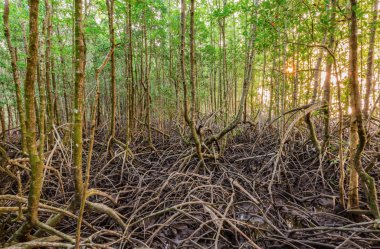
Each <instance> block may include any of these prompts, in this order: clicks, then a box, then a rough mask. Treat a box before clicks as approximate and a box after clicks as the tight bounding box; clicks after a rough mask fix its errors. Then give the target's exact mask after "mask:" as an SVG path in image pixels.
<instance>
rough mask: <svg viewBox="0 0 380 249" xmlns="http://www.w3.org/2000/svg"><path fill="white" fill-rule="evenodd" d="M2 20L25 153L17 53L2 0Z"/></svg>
mask: <svg viewBox="0 0 380 249" xmlns="http://www.w3.org/2000/svg"><path fill="white" fill-rule="evenodd" d="M3 20H4V33H5V38H6V41H7V45H8V50H9V53H10V56H11V66H12V76H13V81H14V83H15V92H16V103H17V110H18V114H19V119H20V127H21V146H22V151H23V152H24V153H26V152H27V145H26V138H25V136H26V124H25V111H24V107H23V102H22V93H21V81H20V71H19V69H18V66H17V52H16V49H15V48H14V47H13V45H12V41H11V33H10V27H9V1H8V0H4V14H3Z"/></svg>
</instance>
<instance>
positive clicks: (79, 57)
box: [73, 0, 86, 207]
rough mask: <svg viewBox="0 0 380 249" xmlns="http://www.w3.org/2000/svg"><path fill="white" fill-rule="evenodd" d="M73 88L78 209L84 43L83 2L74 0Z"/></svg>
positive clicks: (80, 179)
mask: <svg viewBox="0 0 380 249" xmlns="http://www.w3.org/2000/svg"><path fill="white" fill-rule="evenodd" d="M74 9H75V16H74V21H75V29H74V30H75V32H74V41H75V43H74V48H75V64H74V68H75V87H74V127H73V144H74V146H73V148H74V154H73V162H74V185H75V195H74V206H76V207H78V206H79V204H80V202H81V198H82V193H83V177H82V154H83V140H82V130H83V120H82V119H83V103H84V101H83V91H84V80H85V74H84V73H85V59H86V57H85V43H84V33H83V0H75V2H74Z"/></svg>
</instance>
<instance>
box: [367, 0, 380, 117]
mask: <svg viewBox="0 0 380 249" xmlns="http://www.w3.org/2000/svg"><path fill="white" fill-rule="evenodd" d="M378 11H379V0H376V1H375V2H374V6H373V16H372V23H371V29H370V34H369V45H368V56H367V75H366V85H365V86H366V93H365V98H364V109H363V115H364V117H365V118H367V117H368V115H369V102H370V101H369V100H370V99H371V92H372V91H373V89H372V81H373V70H374V69H373V64H374V53H375V38H376V29H377V16H378Z"/></svg>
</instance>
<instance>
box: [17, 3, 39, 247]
mask: <svg viewBox="0 0 380 249" xmlns="http://www.w3.org/2000/svg"><path fill="white" fill-rule="evenodd" d="M38 5H39V1H38V0H30V1H29V55H28V59H27V66H26V75H25V83H24V86H25V111H26V139H27V145H28V153H29V163H30V166H31V179H30V189H29V195H28V215H27V221H26V223H24V225H23V226H21V227H20V229H19V230H18V231H16V233H15V234H14V235H13V236H12V237H11V238H10V240H13V241H19V240H20V239H21V238H22V237H24V236H25V235H26V234H27V233H29V232H30V230H31V229H32V227H33V226H34V225H36V224H37V222H38V205H39V202H40V196H41V190H42V184H43V169H44V163H43V161H42V160H41V158H40V155H39V153H38V150H37V143H36V113H35V102H34V101H35V99H34V97H35V93H34V91H35V89H34V86H35V79H36V72H37V65H38Z"/></svg>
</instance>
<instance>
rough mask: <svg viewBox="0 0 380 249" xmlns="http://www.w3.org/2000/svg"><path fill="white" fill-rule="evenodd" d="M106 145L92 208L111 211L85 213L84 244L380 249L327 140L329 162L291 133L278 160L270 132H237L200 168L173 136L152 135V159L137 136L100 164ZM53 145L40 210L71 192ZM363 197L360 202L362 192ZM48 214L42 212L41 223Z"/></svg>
mask: <svg viewBox="0 0 380 249" xmlns="http://www.w3.org/2000/svg"><path fill="white" fill-rule="evenodd" d="M98 133H99V134H106V132H102V131H99V132H98ZM173 134H176V133H175V132H174V131H173ZM119 135H120V137H122V134H119ZM105 138H106V135H98V136H97V138H96V143H95V147H94V156H93V162H92V166H91V167H92V169H91V181H90V189H97V190H98V192H96V193H95V194H94V195H92V196H91V197H90V198H89V201H91V202H93V203H101V204H102V205H106V206H108V207H110V208H112V210H114V211H115V212H113V211H112V212H109V213H108V214H105V213H104V214H99V213H97V212H96V211H94V210H91V209H88V210H86V212H85V215H84V220H85V221H86V222H87V223H85V224H84V225H83V229H82V230H83V231H82V237H83V238H87V242H88V244H89V245H98V246H95V247H97V248H101V247H104V248H141V247H142V248H165V249H169V248H380V230H376V229H374V228H373V221H372V219H371V218H370V217H369V216H368V217H367V216H366V215H357V214H356V215H353V214H351V213H347V212H346V211H345V210H344V209H343V207H342V206H341V205H340V204H339V192H338V181H339V166H338V160H337V158H338V144H337V143H338V141H337V140H336V139H335V138H332V140H331V149H330V151H331V154H327V153H325V154H324V155H323V158H318V156H317V155H316V152H315V150H314V149H313V146H312V144H311V143H310V141H309V139H308V135H307V131H306V130H305V129H304V128H302V127H300V128H297V129H295V130H294V131H293V132H292V133H291V134H290V136H289V139H288V140H287V142H286V143H285V144H284V147H283V150H282V151H281V152H280V153H279V150H278V148H279V143H280V141H279V139H278V131H277V130H276V129H275V128H273V127H266V128H265V129H264V128H259V127H256V126H255V127H252V126H242V127H241V128H239V129H238V130H235V131H234V136H233V138H232V136H230V139H228V141H227V145H226V149H225V151H224V153H223V155H222V156H221V157H220V158H218V159H212V158H208V159H206V165H207V169H202V168H201V167H200V166H199V164H198V159H197V158H196V157H194V156H193V157H191V156H190V155H191V154H192V153H193V151H192V149H191V147H190V146H188V145H186V144H185V143H183V142H182V140H181V138H180V136H179V135H171V136H170V137H165V136H162V135H160V134H155V135H154V146H155V148H156V151H153V150H151V149H148V148H147V146H146V143H145V142H144V141H143V140H144V139H143V136H135V140H134V142H133V143H132V144H131V149H132V151H133V153H134V158H129V157H126V156H125V153H124V151H123V149H122V148H119V147H117V146H116V145H115V146H114V147H113V148H112V150H113V152H114V153H113V156H112V157H110V156H108V157H107V142H104V141H107V139H105ZM86 143H88V141H87V140H86ZM373 143H374V144H375V143H376V141H373ZM86 146H88V145H87V144H85V148H86ZM371 146H372V145H371V144H369V145H368V148H367V151H366V153H367V154H365V155H364V160H365V161H366V160H368V159H367V157H366V155H368V153H371V151H372V150H376V148H377V147H376V148H374V147H371ZM374 146H375V145H374ZM6 147H7V149H8V152H10V156H11V157H12V158H16V157H18V156H20V154H19V153H18V152H17V149H16V146H15V145H12V144H6ZM52 147H53V148H52V150H51V152H50V153H47V154H46V158H47V161H48V163H47V164H48V165H49V166H51V167H52V168H54V170H53V169H47V170H46V172H45V182H44V187H43V193H42V199H43V201H42V202H43V203H44V204H47V205H50V206H54V207H60V208H64V207H65V206H66V205H68V203H69V202H70V199H71V198H72V197H73V190H74V189H73V182H72V169H71V168H70V167H68V166H67V165H71V161H70V160H71V159H70V158H71V150H70V149H69V148H68V146H63V144H62V143H61V142H60V140H58V142H57V143H56V144H55V146H52ZM84 151H86V150H84ZM83 158H84V160H85V159H86V153H85V154H84V157H83ZM84 163H85V162H84ZM346 164H347V163H346ZM275 165H277V166H276V167H275ZM372 175H373V176H375V177H376V179H377V181H379V180H380V170H379V168H378V167H374V169H373V172H372ZM21 177H22V182H27V181H28V179H29V176H28V172H27V171H24V172H23V173H22V175H21ZM0 182H1V183H2V184H1V185H2V187H1V190H0V191H1V192H0V194H2V195H4V194H14V195H16V194H17V183H16V182H15V181H14V180H13V179H10V178H9V177H7V176H6V175H4V174H0ZM271 185H272V186H271ZM27 186H28V184H25V186H24V188H25V189H24V190H23V191H24V195H25V196H26V195H27V191H28V189H27ZM379 192H380V191H379ZM361 196H362V198H364V194H363V193H361ZM0 202H1V200H0ZM364 203H365V199H363V203H362V204H361V205H362V208H363V209H367V207H366V206H365V204H364ZM1 204H2V205H0V206H4V205H5V206H7V205H11V204H12V202H10V201H8V202H3V203H1ZM110 210H111V209H110ZM15 216H16V214H14V215H13V216H12V215H9V214H0V242H4V241H6V240H7V238H8V237H9V236H10V235H11V234H12V233H13V232H14V231H15V230H16V229H17V228H18V227H19V226H20V224H21V222H14V221H13V219H14V218H15ZM49 216H50V214H49V213H47V212H44V210H42V211H40V220H41V221H45V220H46V219H47V218H48V217H49ZM57 228H58V229H59V230H60V231H62V232H64V233H66V234H68V235H72V236H74V235H75V229H76V221H75V220H74V219H72V218H65V219H64V220H62V221H61V222H60V223H59V225H58V226H57ZM100 245H102V246H100Z"/></svg>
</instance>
